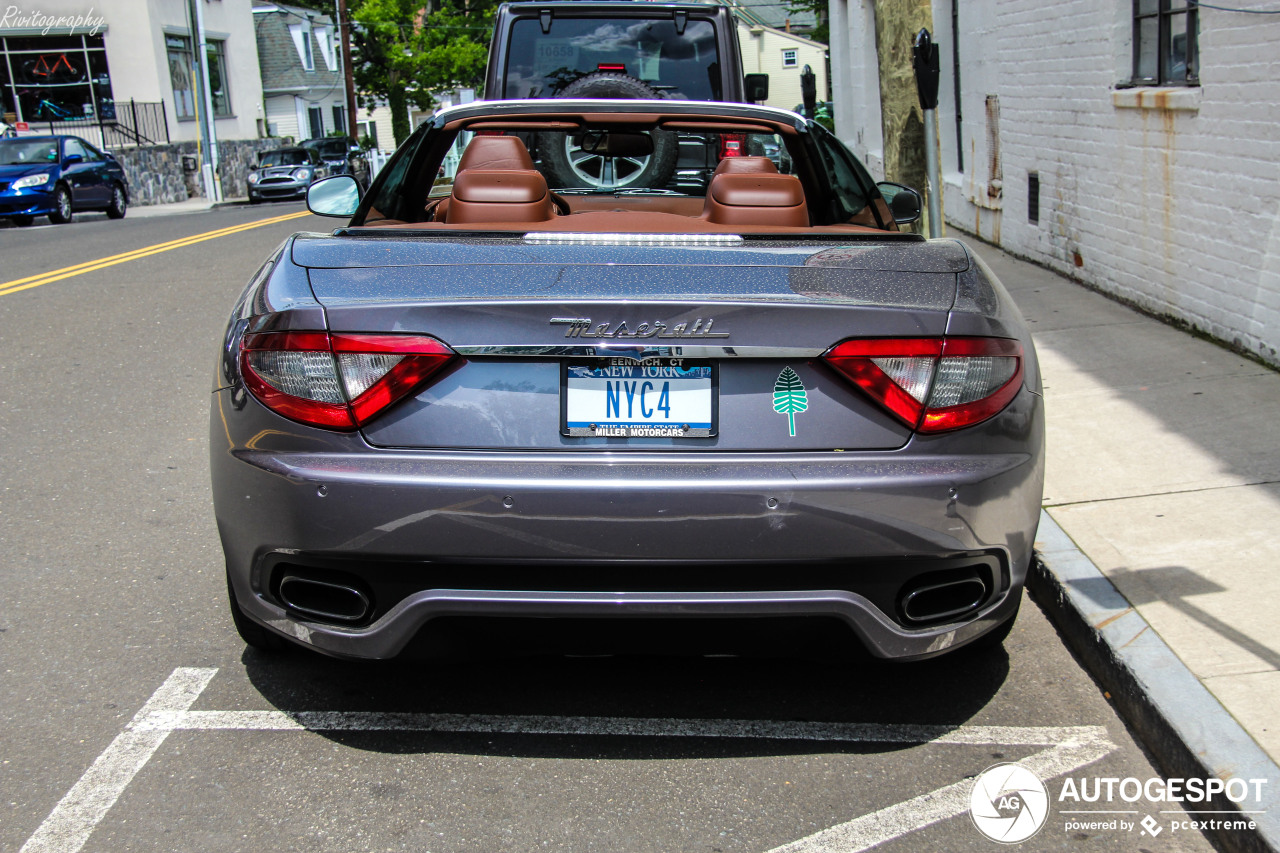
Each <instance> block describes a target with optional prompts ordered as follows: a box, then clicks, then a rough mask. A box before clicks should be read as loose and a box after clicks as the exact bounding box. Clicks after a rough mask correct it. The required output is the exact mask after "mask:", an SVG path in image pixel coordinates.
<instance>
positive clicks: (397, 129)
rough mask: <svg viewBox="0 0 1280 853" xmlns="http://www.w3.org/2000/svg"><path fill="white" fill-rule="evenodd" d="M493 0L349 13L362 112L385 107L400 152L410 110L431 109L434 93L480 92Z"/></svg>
mask: <svg viewBox="0 0 1280 853" xmlns="http://www.w3.org/2000/svg"><path fill="white" fill-rule="evenodd" d="M493 9H494V2H493V0H432V2H430V3H426V2H424V0H358V2H353V3H352V4H351V6H350V14H351V19H352V22H353V24H354V25H353V26H352V28H351V47H352V53H353V54H354V56H353V57H352V63H351V68H352V71H353V73H354V76H355V84H356V91H357V92H359V93H360V102H361V106H363V107H364V108H365V109H371V108H372V107H373V106H374V104H375V103H376V102H378V101H385V102H386V103H387V105H388V106H389V107H390V109H391V129H392V133H394V134H395V138H396V144H397V145H399V144H400V143H401V142H403V141H404V140H405V139H406V138H407V137H408V136H409V131H410V127H409V115H408V112H409V110H408V108H409V105H410V104H412V105H413V106H415V107H417V108H418V109H421V110H429V109H431V108H432V107H434V106H435V104H436V99H435V97H434V95H435V93H438V92H443V91H447V90H449V89H453V88H456V87H459V86H464V87H472V88H477V89H478V88H479V86H480V85H481V83H482V81H483V79H484V68H485V61H486V59H487V58H488V53H489V38H490V35H491V34H492V31H493Z"/></svg>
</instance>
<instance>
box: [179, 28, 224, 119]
mask: <svg viewBox="0 0 1280 853" xmlns="http://www.w3.org/2000/svg"><path fill="white" fill-rule="evenodd" d="M165 46H166V47H167V48H168V51H169V82H170V83H172V84H173V104H174V111H175V112H177V114H178V118H180V119H193V118H195V117H196V115H197V113H198V109H197V107H198V104H197V103H196V85H195V75H196V74H198V73H200V72H199V69H198V68H196V65H195V60H194V59H193V57H192V53H191V39H189V38H187V37H186V36H165ZM207 55H208V61H209V94H210V96H211V99H212V101H213V114H214V115H215V116H229V115H231V92H230V90H229V87H228V86H227V58H226V46H225V44H224V43H223V42H220V41H209V42H208V51H207Z"/></svg>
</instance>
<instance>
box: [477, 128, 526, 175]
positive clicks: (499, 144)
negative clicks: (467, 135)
mask: <svg viewBox="0 0 1280 853" xmlns="http://www.w3.org/2000/svg"><path fill="white" fill-rule="evenodd" d="M532 168H533V158H532V157H530V156H529V149H528V148H525V147H524V143H523V142H521V141H520V139H519V137H515V136H477V137H475V138H474V139H472V140H471V141H470V142H468V143H467V150H465V151H463V152H462V159H460V160H459V161H458V171H459V172H461V171H464V170H466V169H532Z"/></svg>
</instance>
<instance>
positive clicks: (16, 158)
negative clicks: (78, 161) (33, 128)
mask: <svg viewBox="0 0 1280 853" xmlns="http://www.w3.org/2000/svg"><path fill="white" fill-rule="evenodd" d="M57 160H58V143H57V142H55V141H53V140H49V139H33V140H27V141H24V140H17V139H9V140H4V141H0V166H28V165H30V166H35V165H44V164H46V163H55V162H57Z"/></svg>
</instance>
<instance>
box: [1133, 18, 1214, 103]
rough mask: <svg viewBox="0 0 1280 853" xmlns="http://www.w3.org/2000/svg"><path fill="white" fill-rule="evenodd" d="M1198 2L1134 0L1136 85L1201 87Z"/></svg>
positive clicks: (1134, 79) (1134, 69) (1134, 76)
mask: <svg viewBox="0 0 1280 853" xmlns="http://www.w3.org/2000/svg"><path fill="white" fill-rule="evenodd" d="M1198 33H1199V21H1198V18H1197V14H1196V3H1195V2H1194V0H1133V83H1134V84H1135V85H1145V86H1151V85H1155V86H1195V85H1198V84H1199V59H1200V57H1199V46H1198V44H1197V41H1198V39H1197V36H1198Z"/></svg>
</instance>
